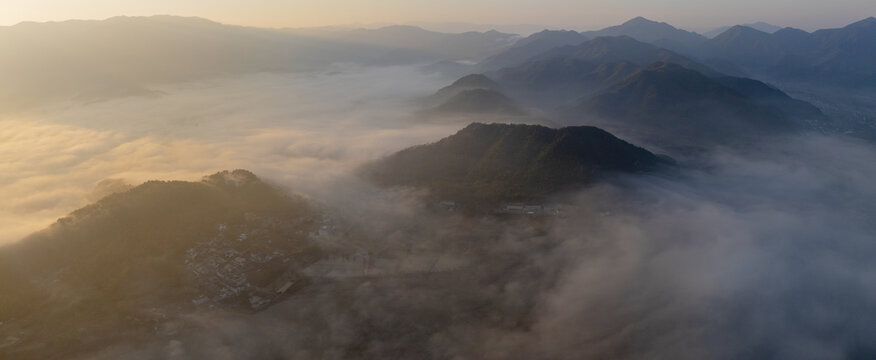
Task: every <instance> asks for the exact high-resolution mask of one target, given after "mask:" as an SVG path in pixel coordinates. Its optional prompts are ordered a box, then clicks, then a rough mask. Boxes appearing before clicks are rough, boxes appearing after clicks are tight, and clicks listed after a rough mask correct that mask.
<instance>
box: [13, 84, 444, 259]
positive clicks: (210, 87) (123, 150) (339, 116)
mask: <svg viewBox="0 0 876 360" xmlns="http://www.w3.org/2000/svg"><path fill="white" fill-rule="evenodd" d="M445 81H446V80H442V79H438V78H435V77H430V76H427V75H423V74H422V73H420V72H417V71H416V69H415V68H411V67H395V68H339V69H338V70H337V71H333V72H327V73H316V74H269V73H264V74H256V75H249V76H240V77H235V78H227V79H216V80H211V81H205V82H197V83H187V84H180V85H174V86H167V87H163V88H159V89H158V90H160V91H161V94H160V95H155V96H151V97H126V98H120V99H111V100H106V101H101V102H93V103H79V102H68V103H54V104H50V105H47V106H45V107H44V108H43V109H42V110H39V111H30V112H24V113H19V114H5V115H4V114H2V113H0V156H2V159H0V197H2V198H3V199H4V200H5V201H3V202H2V204H0V228H2V229H3V232H2V234H0V244H2V243H8V242H11V241H15V240H18V239H20V238H22V237H23V236H25V235H27V234H28V233H31V232H33V231H35V230H38V229H41V228H44V227H46V226H47V225H49V224H51V223H52V222H53V221H54V220H55V219H57V218H58V217H61V216H63V215H65V214H67V213H69V212H70V211H72V210H74V209H76V208H79V207H81V206H84V205H86V204H87V203H89V198H91V199H92V200H93V199H94V196H91V197H89V194H90V193H91V192H92V191H93V190H95V186H96V185H97V184H98V183H99V182H100V181H101V180H104V179H121V180H124V181H126V182H128V183H130V184H133V185H137V184H139V183H141V182H143V181H146V180H150V179H162V180H197V179H200V177H201V176H204V175H207V174H210V173H213V172H215V171H217V170H221V169H235V168H245V169H248V170H251V171H253V172H255V173H256V174H257V175H259V176H261V177H264V178H266V179H269V180H272V181H274V182H278V183H282V184H286V185H289V186H291V187H292V188H294V190H295V191H300V192H304V193H310V192H312V191H316V190H317V189H315V188H313V187H311V186H310V185H312V184H323V183H324V182H325V180H326V179H328V178H333V177H335V176H337V175H339V174H342V173H344V172H345V171H346V170H348V169H350V167H351V166H354V165H355V164H358V163H360V162H361V161H365V160H369V159H373V158H376V157H379V156H381V155H384V154H386V153H388V152H391V151H395V150H399V149H402V148H404V147H407V146H410V145H414V144H418V143H423V142H430V141H434V140H437V139H439V138H441V137H444V136H447V135H449V134H452V133H453V132H455V131H456V130H457V129H456V127H457V124H452V125H446V126H445V125H435V124H434V123H433V124H426V123H424V122H418V121H417V120H416V119H415V118H414V117H413V116H412V114H413V113H414V112H415V111H416V107H415V104H413V102H414V101H415V100H416V99H417V98H418V97H422V96H426V95H429V94H431V93H432V92H434V91H435V89H437V88H439V87H441V86H443V85H445V84H444V82H445Z"/></svg>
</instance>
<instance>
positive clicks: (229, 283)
mask: <svg viewBox="0 0 876 360" xmlns="http://www.w3.org/2000/svg"><path fill="white" fill-rule="evenodd" d="M216 230H217V233H216V235H215V236H214V237H212V238H210V239H208V240H205V241H201V242H199V243H198V244H197V245H196V246H194V247H192V248H190V249H187V250H186V251H185V257H184V259H183V263H184V265H185V267H186V270H187V271H188V272H189V273H190V274H192V275H193V276H194V278H195V282H196V284H197V287H198V289H199V290H200V292H201V295H200V296H198V297H197V298H195V299H192V303H193V304H195V305H205V304H207V305H210V306H212V305H213V304H217V303H233V304H245V305H248V306H249V307H251V308H252V309H254V310H257V309H260V308H263V307H265V306H267V305H269V304H270V303H272V302H273V300H275V298H276V297H277V296H279V295H282V294H283V293H285V292H286V291H288V290H289V289H290V288H292V287H293V285H294V284H295V281H293V280H291V279H286V278H288V276H286V278H283V279H278V280H277V281H276V283H277V288H276V289H275V288H269V289H263V288H259V287H258V286H254V285H253V284H252V283H250V280H249V276H248V274H252V273H254V272H257V271H259V270H261V269H263V268H265V267H266V266H277V265H278V264H285V263H288V262H289V261H290V260H291V255H290V253H289V252H287V251H284V250H283V246H282V244H280V243H277V242H276V241H274V242H273V244H271V243H272V241H271V240H270V239H269V238H265V237H259V236H253V235H251V234H247V233H246V232H242V231H240V230H241V229H237V231H232V230H230V229H229V227H228V226H226V225H225V224H219V225H217V226H216ZM299 233H300V232H299ZM292 244H293V243H292V240H290V245H292ZM272 262H273V264H274V265H269V264H268V263H272ZM284 275H285V274H284Z"/></svg>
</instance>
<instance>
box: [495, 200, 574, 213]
mask: <svg viewBox="0 0 876 360" xmlns="http://www.w3.org/2000/svg"><path fill="white" fill-rule="evenodd" d="M501 212H502V213H505V214H522V215H554V216H557V215H560V214H561V213H562V211H561V209H560V207H559V206H557V205H542V204H526V203H508V204H505V206H504V207H503V208H502V210H501Z"/></svg>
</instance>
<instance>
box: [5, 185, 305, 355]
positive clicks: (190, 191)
mask: <svg viewBox="0 0 876 360" xmlns="http://www.w3.org/2000/svg"><path fill="white" fill-rule="evenodd" d="M311 215H312V213H311V211H310V210H308V205H307V203H306V202H305V200H303V199H302V198H299V197H291V196H288V195H286V194H284V193H283V192H282V191H281V190H278V189H275V188H274V187H272V186H270V185H267V184H265V183H263V182H262V181H260V180H259V179H258V178H257V177H255V175H253V174H252V173H250V172H248V171H244V170H235V171H233V172H228V171H225V172H220V173H217V174H214V175H211V176H208V177H205V178H204V180H203V181H201V182H182V181H169V182H165V181H150V182H147V183H145V184H143V185H140V186H137V187H135V188H133V189H131V190H128V191H125V192H122V193H117V194H113V195H110V196H107V197H105V198H103V199H102V200H100V201H98V202H96V203H94V204H92V205H89V206H86V207H84V208H81V209H79V210H76V211H74V212H73V213H71V214H70V215H69V216H67V217H64V218H62V219H59V220H58V222H57V223H55V224H54V225H52V226H51V227H50V228H48V229H46V230H45V231H41V232H38V233H36V234H33V235H32V236H30V237H28V238H25V239H23V240H21V241H20V242H18V243H15V244H12V245H7V246H5V247H2V248H0V280H2V281H0V318H2V319H3V320H4V322H7V324H5V326H6V327H7V328H8V327H9V326H14V327H15V328H16V329H17V330H18V331H20V333H21V334H22V335H20V336H22V337H24V338H26V339H27V343H28V344H40V343H42V344H45V346H42V347H33V349H31V350H29V351H23V352H22V353H21V354H20V355H19V356H21V357H23V358H66V357H67V355H70V354H72V353H76V352H79V351H89V350H91V351H94V350H99V349H102V347H103V346H105V344H107V343H108V342H112V341H113V340H114V339H115V340H118V339H125V340H130V339H141V338H144V336H147V335H148V336H152V335H154V334H155V332H156V331H158V330H160V329H161V328H162V326H165V325H167V326H172V324H171V325H168V324H166V323H165V321H169V319H172V318H173V316H174V315H173V314H177V313H178V312H179V311H181V310H182V309H189V310H192V309H193V307H195V306H201V305H203V306H209V307H213V306H219V307H223V308H229V309H238V310H250V311H251V310H253V309H261V308H263V307H265V306H268V305H270V304H271V303H272V302H274V301H275V300H278V299H279V296H280V295H282V292H281V291H278V289H281V288H282V287H283V286H286V284H288V283H289V282H295V283H296V284H297V285H296V286H301V285H303V284H305V282H306V279H305V278H303V277H302V276H301V275H300V274H299V273H298V272H297V270H299V269H301V268H302V267H303V266H306V265H308V264H309V263H311V262H314V261H316V260H318V259H320V257H321V256H322V255H321V252H320V250H317V248H316V247H315V246H314V244H313V243H312V242H311V241H310V240H308V237H307V233H308V230H310V229H312V228H313V225H312V224H313V221H312V220H308V218H309V216H311ZM288 290H289V288H288V287H287V288H286V289H285V290H284V291H288ZM198 304H200V305H198ZM12 319H14V321H13V322H12V324H9V323H8V322H9V320H12ZM83 329H85V330H83ZM83 333H88V334H89V335H88V336H85V337H83V335H82V334H83ZM149 334H152V335H149ZM4 350H6V349H4ZM49 354H50V355H51V356H49Z"/></svg>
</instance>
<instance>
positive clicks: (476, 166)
mask: <svg viewBox="0 0 876 360" xmlns="http://www.w3.org/2000/svg"><path fill="white" fill-rule="evenodd" d="M670 163H671V160H668V159H667V158H665V157H660V156H657V155H654V154H652V153H650V152H648V151H647V150H645V149H642V148H640V147H637V146H634V145H632V144H629V143H627V142H625V141H623V140H621V139H618V138H616V137H615V136H613V135H612V134H610V133H608V132H606V131H604V130H601V129H599V128H596V127H591V126H575V127H565V128H560V129H552V128H548V127H544V126H540V125H509V124H481V123H473V124H470V125H468V126H467V127H465V128H464V129H462V130H460V131H459V132H457V133H456V134H454V135H451V136H449V137H446V138H444V139H441V140H440V141H438V142H436V143H432V144H426V145H420V146H415V147H411V148H408V149H405V150H402V151H399V152H397V153H395V154H392V155H389V156H387V157H385V158H383V159H380V160H377V161H375V162H372V163H369V164H367V165H365V166H363V168H362V169H361V170H360V172H361V173H362V174H363V176H364V177H365V178H368V179H370V180H372V181H374V182H376V183H377V184H380V185H382V186H409V187H419V188H424V189H427V190H429V191H430V193H431V196H432V197H434V198H437V199H452V200H456V201H464V202H468V203H469V204H471V203H474V204H482V203H486V204H491V203H493V202H496V201H501V200H504V201H514V200H517V201H520V200H535V199H543V198H544V197H546V196H549V195H551V194H554V193H557V192H559V191H563V190H568V189H571V188H573V187H576V186H581V185H586V184H591V183H593V182H596V181H598V180H601V179H605V178H606V177H608V176H611V175H612V174H614V173H639V172H645V171H651V170H655V169H657V168H658V167H659V166H661V165H663V164H670ZM475 206H476V205H475Z"/></svg>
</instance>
